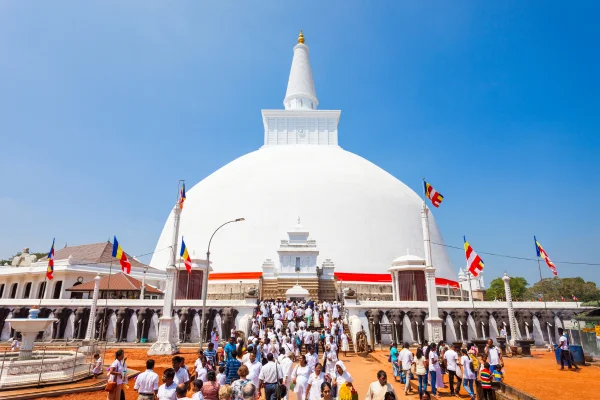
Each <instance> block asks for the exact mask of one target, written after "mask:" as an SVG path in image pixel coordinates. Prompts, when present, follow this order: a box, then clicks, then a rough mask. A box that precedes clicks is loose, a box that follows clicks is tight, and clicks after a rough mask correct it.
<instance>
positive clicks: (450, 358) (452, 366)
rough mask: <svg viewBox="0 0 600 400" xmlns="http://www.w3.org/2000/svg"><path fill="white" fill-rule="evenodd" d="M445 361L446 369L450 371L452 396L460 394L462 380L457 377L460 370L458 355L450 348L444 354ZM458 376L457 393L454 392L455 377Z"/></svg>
mask: <svg viewBox="0 0 600 400" xmlns="http://www.w3.org/2000/svg"><path fill="white" fill-rule="evenodd" d="M444 359H445V360H446V369H447V370H448V381H449V382H450V396H454V395H455V394H456V395H457V396H458V395H459V394H460V386H461V383H462V379H461V378H459V377H458V376H457V375H456V369H457V368H458V353H457V352H456V351H455V350H454V348H452V347H451V348H449V349H448V350H446V352H445V353H444ZM455 376H456V380H457V386H456V393H455V392H454V377H455Z"/></svg>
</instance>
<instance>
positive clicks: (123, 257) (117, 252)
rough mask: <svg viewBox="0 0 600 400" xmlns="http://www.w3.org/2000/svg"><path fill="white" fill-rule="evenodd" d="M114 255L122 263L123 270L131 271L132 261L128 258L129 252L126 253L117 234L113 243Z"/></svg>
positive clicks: (127, 272)
mask: <svg viewBox="0 0 600 400" xmlns="http://www.w3.org/2000/svg"><path fill="white" fill-rule="evenodd" d="M112 256H113V257H115V258H116V259H117V260H119V262H120V263H121V271H123V272H125V273H126V274H130V273H131V263H130V262H129V260H128V259H127V254H125V252H124V251H123V249H122V248H121V245H120V244H119V242H117V237H116V236H115V241H114V243H113V252H112Z"/></svg>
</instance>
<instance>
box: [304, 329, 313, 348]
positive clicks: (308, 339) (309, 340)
mask: <svg viewBox="0 0 600 400" xmlns="http://www.w3.org/2000/svg"><path fill="white" fill-rule="evenodd" d="M302 339H303V340H304V344H305V345H306V346H309V345H311V344H313V334H312V332H311V331H309V330H306V331H304V335H303V337H302Z"/></svg>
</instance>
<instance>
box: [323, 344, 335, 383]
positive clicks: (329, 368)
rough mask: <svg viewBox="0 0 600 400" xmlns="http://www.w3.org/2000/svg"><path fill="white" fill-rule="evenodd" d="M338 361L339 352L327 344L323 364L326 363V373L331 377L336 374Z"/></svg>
mask: <svg viewBox="0 0 600 400" xmlns="http://www.w3.org/2000/svg"><path fill="white" fill-rule="evenodd" d="M337 361H338V358H337V354H336V353H335V351H334V350H332V349H331V345H330V344H327V345H325V352H324V353H323V365H325V374H327V375H329V377H330V378H331V379H333V377H334V376H335V363H336V362H337Z"/></svg>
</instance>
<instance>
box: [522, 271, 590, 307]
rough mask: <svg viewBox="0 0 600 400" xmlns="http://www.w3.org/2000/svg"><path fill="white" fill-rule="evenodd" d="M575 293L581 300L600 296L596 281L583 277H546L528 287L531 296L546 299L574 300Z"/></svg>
mask: <svg viewBox="0 0 600 400" xmlns="http://www.w3.org/2000/svg"><path fill="white" fill-rule="evenodd" d="M573 295H574V296H575V297H577V299H578V300H579V301H583V302H585V301H593V300H598V299H599V298H600V291H599V290H598V288H597V287H596V284H595V283H594V282H586V281H585V280H583V278H579V277H578V278H558V277H554V278H546V279H542V280H541V281H540V282H537V283H536V284H534V285H533V286H532V287H530V288H529V289H528V296H529V297H531V298H540V297H541V298H543V299H545V300H546V301H554V300H557V301H560V300H561V299H562V298H563V297H564V299H565V300H572V298H573Z"/></svg>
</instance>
